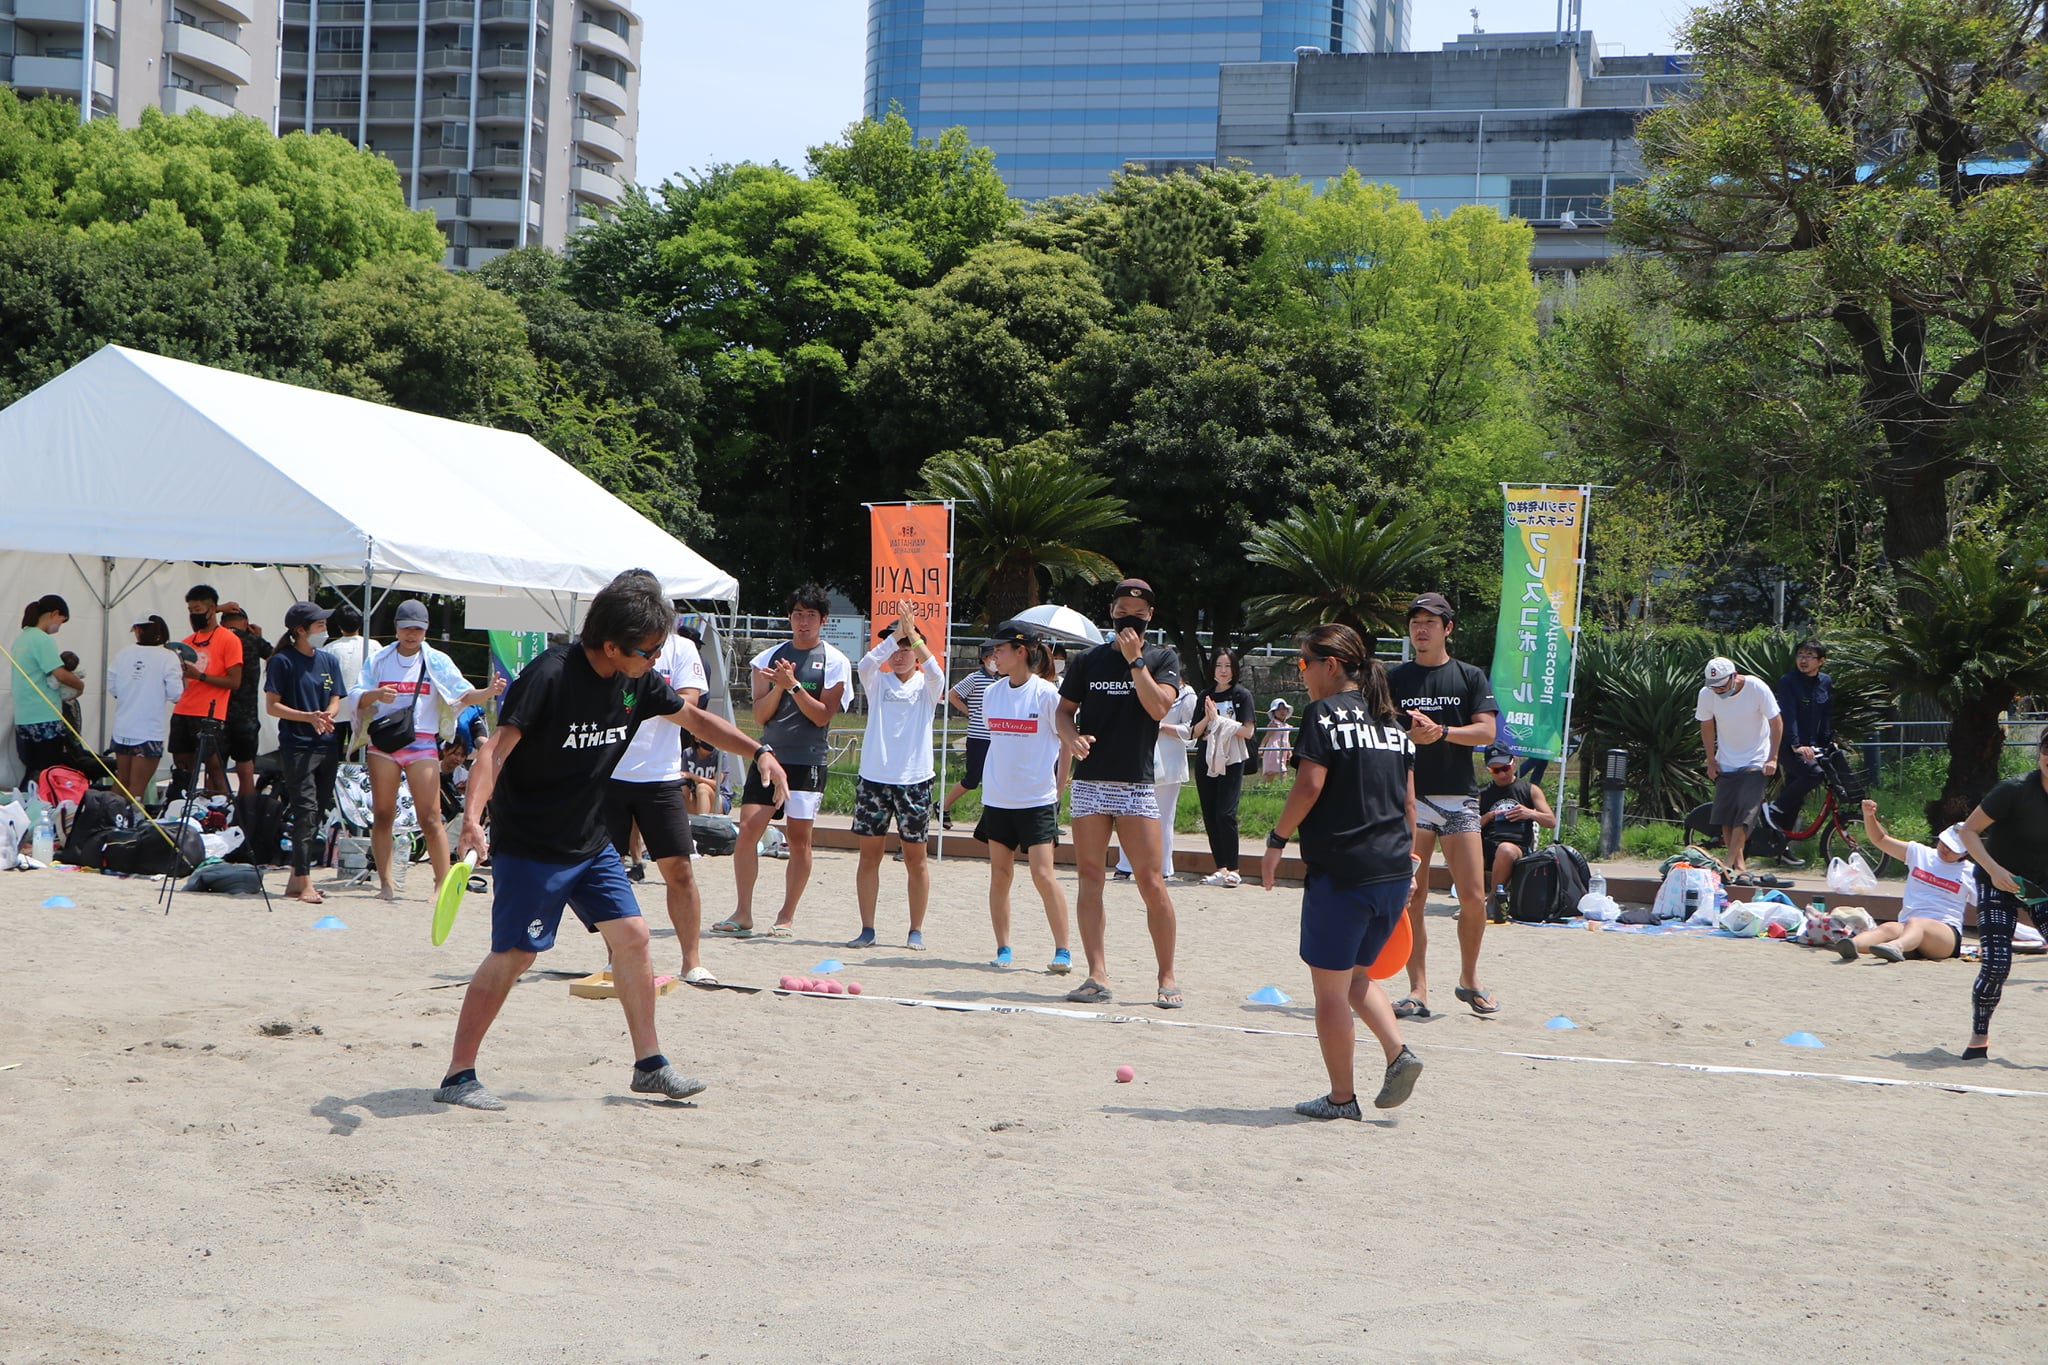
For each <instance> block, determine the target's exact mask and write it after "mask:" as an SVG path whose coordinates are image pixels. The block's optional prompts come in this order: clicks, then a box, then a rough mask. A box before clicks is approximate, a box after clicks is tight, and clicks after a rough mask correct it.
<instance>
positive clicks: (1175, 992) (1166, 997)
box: [1152, 986, 1188, 1010]
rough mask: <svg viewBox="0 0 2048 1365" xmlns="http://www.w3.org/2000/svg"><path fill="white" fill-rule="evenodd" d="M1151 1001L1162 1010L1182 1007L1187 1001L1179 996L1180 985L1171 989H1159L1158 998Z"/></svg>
mask: <svg viewBox="0 0 2048 1365" xmlns="http://www.w3.org/2000/svg"><path fill="white" fill-rule="evenodd" d="M1152 1003H1153V1004H1155V1005H1157V1006H1159V1008H1161V1009H1163V1010H1177V1009H1182V1008H1184V1007H1185V1006H1186V1005H1187V1003H1188V1002H1187V1001H1186V1000H1184V999H1183V998H1181V993H1180V987H1178V986H1175V987H1174V988H1173V989H1171V990H1162V991H1160V992H1159V998H1158V999H1157V1000H1154V1001H1153V1002H1152Z"/></svg>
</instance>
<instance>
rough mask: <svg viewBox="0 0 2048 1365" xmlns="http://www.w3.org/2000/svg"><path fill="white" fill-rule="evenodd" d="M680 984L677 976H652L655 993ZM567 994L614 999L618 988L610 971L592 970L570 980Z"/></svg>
mask: <svg viewBox="0 0 2048 1365" xmlns="http://www.w3.org/2000/svg"><path fill="white" fill-rule="evenodd" d="M682 984H683V983H682V980H681V978H679V977H673V976H657V977H655V978H654V993H655V994H656V995H667V994H668V993H669V992H670V991H672V990H674V989H675V988H676V987H677V986H680V985H682ZM569 994H571V995H574V996H577V997H579V998H581V999H584V1000H616V999H618V996H619V988H618V987H617V986H616V985H615V984H613V982H612V974H611V973H610V972H608V971H604V972H593V973H592V974H591V975H589V976H586V977H581V978H579V979H577V980H575V981H571V982H570V983H569Z"/></svg>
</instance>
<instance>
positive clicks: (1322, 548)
mask: <svg viewBox="0 0 2048 1365" xmlns="http://www.w3.org/2000/svg"><path fill="white" fill-rule="evenodd" d="M1438 556H1439V549H1438V543H1437V538H1436V533H1435V529H1434V528H1433V527H1432V526H1431V525H1430V524H1429V521H1428V519H1427V518H1426V517H1424V516H1423V514H1422V513H1421V512H1420V511H1419V510H1417V509H1415V508H1408V509H1405V510H1396V509H1394V508H1392V507H1390V506H1389V505H1388V504H1386V503H1384V502H1381V503H1379V504H1377V505H1375V506H1374V507H1373V508H1372V509H1371V510H1370V511H1368V512H1364V513H1360V512H1358V511H1357V510H1355V506H1354V505H1346V504H1345V503H1342V502H1340V501H1338V500H1337V499H1335V498H1318V499H1317V500H1316V502H1315V505H1314V506H1312V507H1309V508H1307V509H1297V510H1295V511H1293V512H1291V513H1289V514H1288V515H1287V517H1286V518H1284V519H1283V520H1280V521H1275V522H1269V523H1267V524H1266V525H1264V526H1261V527H1259V528H1258V529H1257V530H1256V531H1254V532H1253V533H1252V536H1251V539H1250V540H1248V541H1247V542H1246V543H1245V558H1247V559H1249V560H1250V561H1251V562H1252V563H1254V564H1259V565H1263V566H1265V567H1266V568H1268V569H1272V570H1273V571H1274V574H1275V576H1277V577H1278V578H1279V579H1280V580H1281V581H1282V582H1284V583H1285V584H1286V588H1285V590H1284V591H1281V592H1276V593H1267V594H1264V595H1262V596H1259V597H1254V598H1252V599H1251V600H1250V601H1248V602H1246V603H1245V614H1246V616H1247V617H1248V619H1249V628H1250V630H1251V631H1252V633H1253V634H1254V635H1256V636H1258V637H1260V638H1262V639H1267V640H1279V639H1289V638H1292V637H1293V636H1296V635H1300V634H1302V633H1303V632H1304V631H1308V630H1312V629H1314V628H1315V627H1316V626H1319V625H1321V624H1323V623H1324V622H1327V621H1334V622H1336V623H1337V624H1339V625H1346V626H1350V627H1351V628H1352V629H1353V630H1355V631H1357V632H1358V633H1359V634H1360V635H1362V636H1364V637H1365V638H1366V639H1367V640H1372V639H1376V638H1377V637H1379V636H1381V635H1399V634H1401V633H1402V632H1403V631H1404V630H1405V629H1406V625H1405V623H1406V621H1407V605H1408V603H1409V601H1411V600H1412V599H1413V598H1414V596H1415V594H1416V593H1417V592H1419V591H1421V589H1422V588H1423V587H1424V586H1426V585H1427V584H1428V582H1429V581H1430V580H1429V579H1428V578H1427V577H1426V576H1425V574H1426V571H1427V570H1428V569H1429V568H1431V567H1432V566H1433V565H1434V564H1435V562H1436V561H1437V559H1438Z"/></svg>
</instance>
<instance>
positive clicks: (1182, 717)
mask: <svg viewBox="0 0 2048 1365" xmlns="http://www.w3.org/2000/svg"><path fill="white" fill-rule="evenodd" d="M1199 700H1201V698H1199V697H1197V696H1196V695H1195V689H1193V688H1192V687H1189V686H1188V685H1187V684H1186V683H1182V684H1181V685H1180V693H1179V695H1177V696H1175V697H1174V699H1173V705H1171V706H1169V707H1167V708H1166V719H1165V720H1162V721H1160V722H1159V739H1158V741H1157V742H1156V743H1155V744H1154V745H1153V748H1152V794H1153V796H1154V798H1155V799H1157V800H1158V802H1159V850H1160V855H1161V856H1160V867H1161V869H1162V871H1161V872H1160V875H1161V876H1163V877H1165V878H1166V879H1167V880H1168V881H1171V880H1172V879H1173V817H1174V815H1175V813H1176V812H1178V811H1179V809H1180V789H1181V788H1182V787H1185V786H1186V785H1187V784H1188V740H1189V739H1190V738H1191V737H1192V736H1193V734H1194V720H1195V703H1196V702H1197V701H1199ZM1115 877H1116V880H1118V881H1120V882H1127V881H1129V880H1130V879H1131V859H1130V855H1129V854H1127V853H1125V852H1124V851H1123V848H1122V847H1121V846H1119V847H1118V848H1117V852H1116V873H1115ZM1217 885H1219V886H1222V885H1226V883H1223V882H1218V883H1217ZM1227 885H1231V886H1235V885H1237V883H1236V882H1234V881H1233V882H1229V883H1227Z"/></svg>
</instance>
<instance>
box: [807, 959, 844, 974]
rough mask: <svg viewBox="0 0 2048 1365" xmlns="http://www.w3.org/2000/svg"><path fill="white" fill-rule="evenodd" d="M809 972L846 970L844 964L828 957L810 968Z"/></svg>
mask: <svg viewBox="0 0 2048 1365" xmlns="http://www.w3.org/2000/svg"><path fill="white" fill-rule="evenodd" d="M811 970H812V971H814V972H843V971H845V970H846V964H845V963H844V962H841V961H840V960H839V959H838V958H836V957H828V958H826V959H825V960H824V961H823V962H820V963H819V964H818V965H817V966H815V967H813V968H811Z"/></svg>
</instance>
